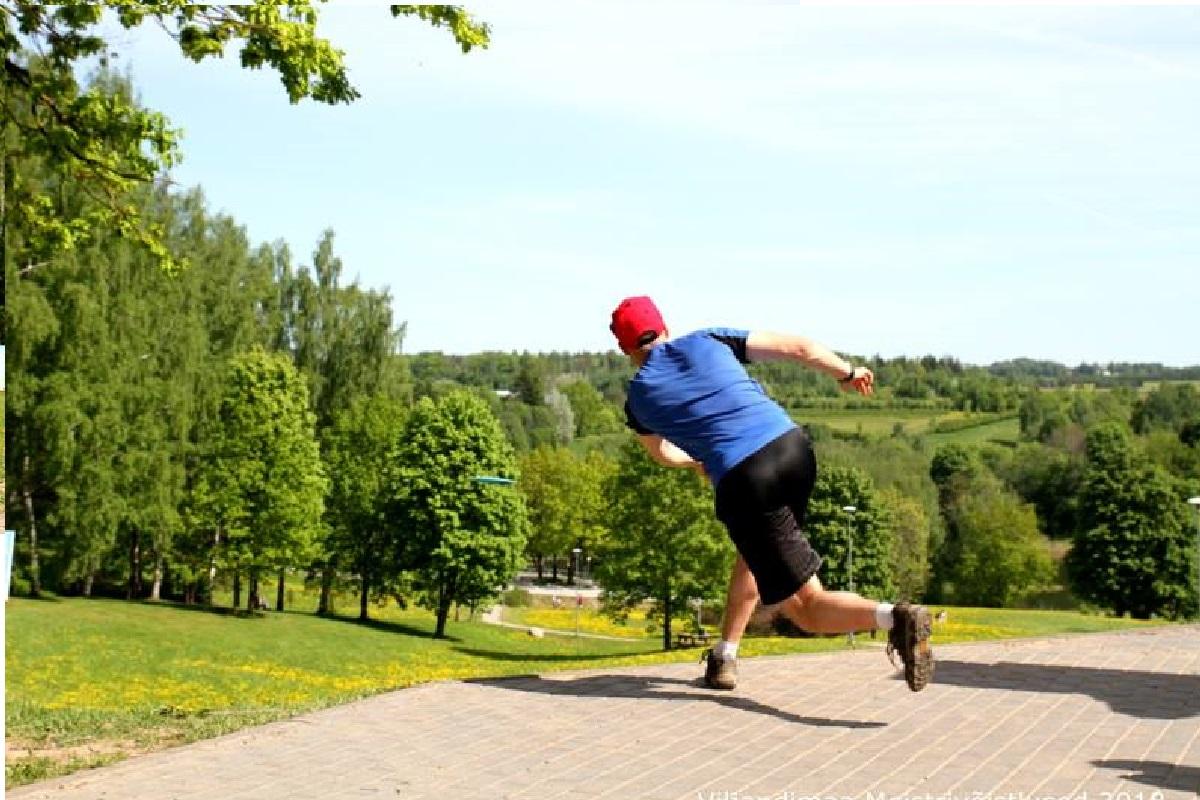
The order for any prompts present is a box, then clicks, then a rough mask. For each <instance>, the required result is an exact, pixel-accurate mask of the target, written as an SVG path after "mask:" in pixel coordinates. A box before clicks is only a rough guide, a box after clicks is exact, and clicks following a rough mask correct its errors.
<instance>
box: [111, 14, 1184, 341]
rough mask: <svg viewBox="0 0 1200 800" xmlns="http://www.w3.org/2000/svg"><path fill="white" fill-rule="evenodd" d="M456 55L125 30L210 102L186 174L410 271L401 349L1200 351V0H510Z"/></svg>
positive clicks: (268, 223) (148, 77)
mask: <svg viewBox="0 0 1200 800" xmlns="http://www.w3.org/2000/svg"><path fill="white" fill-rule="evenodd" d="M473 10H475V11H476V13H477V15H478V16H479V17H480V18H482V19H484V20H486V21H488V22H489V23H490V24H491V25H492V47H491V48H490V49H489V50H487V51H476V52H473V53H470V54H468V55H463V54H462V53H461V52H460V51H459V50H458V48H457V46H456V45H455V44H454V42H453V41H452V40H451V39H450V37H449V35H448V34H447V33H446V32H444V31H440V30H435V29H432V28H428V27H427V26H425V25H423V24H422V23H419V22H417V21H413V20H392V19H391V18H390V16H389V15H388V13H387V11H386V9H385V8H384V7H382V6H378V7H377V6H374V5H371V6H366V5H357V4H341V5H339V6H338V7H336V8H328V7H327V8H324V9H323V11H322V22H321V26H320V28H321V30H322V32H323V33H324V34H325V35H327V36H329V37H330V38H331V39H333V40H334V41H335V42H336V43H337V45H338V46H339V47H341V48H342V49H344V50H345V51H346V60H347V63H348V65H349V68H350V75H351V79H352V81H353V82H354V84H355V85H356V86H357V87H358V89H359V90H360V91H361V92H362V94H363V97H362V99H360V100H359V101H358V102H357V103H355V104H353V105H351V106H339V107H332V108H331V107H326V106H320V105H317V104H313V103H310V102H306V103H303V104H301V105H298V106H291V105H289V104H288V102H287V99H286V95H285V94H284V92H283V89H282V87H281V86H280V85H279V83H278V80H277V78H276V77H275V76H274V75H273V74H271V73H254V72H249V71H245V70H242V69H240V68H239V67H238V65H237V58H236V54H234V53H231V54H230V55H229V56H228V57H227V58H226V59H224V60H223V61H219V62H218V61H210V62H206V63H204V64H200V65H196V64H192V63H191V62H188V61H185V60H184V59H183V58H181V57H180V56H179V55H178V52H177V51H176V50H175V49H174V44H173V43H172V42H171V41H170V40H169V39H168V38H167V37H166V36H165V35H164V34H163V33H162V32H161V31H160V30H158V29H157V28H155V27H153V26H146V27H145V28H144V29H139V30H137V31H134V32H124V31H120V32H114V34H113V36H114V38H115V40H116V41H117V43H118V50H119V51H120V59H121V61H122V62H124V63H125V64H126V65H127V66H128V67H129V68H130V69H131V70H132V73H133V77H134V80H135V83H136V84H137V86H138V87H139V89H140V91H141V93H142V99H143V101H144V102H145V103H147V104H148V105H150V106H152V107H154V108H157V109H159V110H162V111H164V112H166V113H167V114H168V116H170V118H171V119H172V121H173V122H174V123H175V124H176V125H177V126H179V127H181V128H182V129H183V130H184V133H185V140H184V145H183V149H184V155H185V160H184V163H183V164H182V165H181V166H180V167H179V168H178V169H177V170H176V173H175V178H176V180H177V181H179V182H180V183H182V184H184V185H193V184H201V185H202V186H203V187H204V190H205V193H206V195H207V197H208V198H209V202H210V204H211V205H212V206H213V208H214V209H219V210H223V211H226V212H228V213H229V214H231V215H232V216H234V217H235V218H236V219H238V220H239V221H241V222H242V223H244V224H245V225H246V226H247V229H248V231H249V233H250V236H251V237H252V239H254V240H255V241H264V240H274V239H278V238H282V239H284V240H286V241H287V242H288V243H289V244H290V245H291V247H292V250H293V252H294V253H295V254H296V256H297V259H298V260H300V261H307V260H308V257H309V254H310V253H311V251H312V249H313V246H314V245H315V243H316V241H317V238H318V236H319V234H320V232H321V231H322V230H323V229H325V228H327V227H329V228H333V229H334V230H335V231H336V232H337V250H338V252H339V254H340V255H341V257H342V258H343V261H344V262H345V266H346V272H347V274H348V276H349V277H351V278H353V277H355V276H357V277H358V278H359V280H360V282H361V283H362V284H364V285H366V286H371V287H384V286H387V287H390V288H391V290H392V294H393V297H394V306H395V309H396V313H397V316H398V318H399V319H401V320H406V321H407V322H408V335H407V338H406V342H405V350H406V351H408V352H414V351H420V350H435V349H436V350H443V351H446V352H453V353H463V352H475V351H480V350H533V351H538V350H542V351H545V350H604V349H609V348H611V347H612V346H613V345H612V342H611V339H610V336H609V334H608V331H607V323H608V315H609V313H610V311H611V309H612V307H613V306H615V305H616V303H617V302H618V301H619V300H620V299H621V298H622V297H623V296H625V295H628V294H643V293H647V294H650V295H652V296H653V297H655V298H656V300H658V302H659V304H660V306H661V307H662V309H663V311H664V314H665V315H666V316H667V320H668V324H669V325H671V327H672V328H673V329H674V330H676V331H680V332H682V331H684V330H687V329H691V328H695V327H699V326H703V325H730V326H738V327H748V328H764V329H773V330H784V331H790V332H796V333H803V334H807V335H810V336H813V337H815V338H817V339H819V340H821V341H823V342H825V343H827V344H829V345H831V346H834V347H836V348H838V349H840V350H844V351H849V352H854V353H861V354H873V353H879V354H882V355H885V356H895V355H923V354H926V353H934V354H939V355H941V354H948V355H955V356H958V357H959V358H962V359H964V360H966V361H969V362H972V363H987V362H991V361H994V360H1000V359H1005V358H1012V357H1017V356H1029V357H1036V358H1050V359H1056V360H1060V361H1064V362H1067V363H1072V364H1073V363H1078V362H1080V361H1089V362H1091V361H1102V362H1103V361H1110V360H1116V361H1127V360H1128V361H1135V360H1136V361H1162V362H1165V363H1168V364H1176V365H1179V364H1194V363H1197V362H1200V345H1198V343H1200V322H1198V321H1197V311H1198V308H1197V288H1198V286H1200V224H1197V222H1198V220H1197V217H1198V216H1200V214H1198V210H1200V46H1198V45H1200V8H1195V7H1193V8H1186V7H1159V8H1150V7H1144V8H1137V7H1132V8H1104V7H1101V8H1072V7H1053V8H1039V7H1010V8H998V7H973V8H952V7H923V8H909V9H904V8H895V7H890V6H889V7H878V6H870V7H853V8H844V7H843V8H830V7H806V6H790V5H767V6H747V5H737V6H734V5H715V4H689V5H686V6H685V5H665V4H639V5H636V6H635V5H621V4H611V3H606V4H586V3H578V4H576V3H572V4H565V3H561V4H554V5H535V4H528V3H522V4H492V5H484V6H478V7H473Z"/></svg>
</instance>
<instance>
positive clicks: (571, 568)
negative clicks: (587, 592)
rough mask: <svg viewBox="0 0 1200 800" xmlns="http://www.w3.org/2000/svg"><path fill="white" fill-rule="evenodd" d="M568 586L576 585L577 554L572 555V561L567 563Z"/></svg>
mask: <svg viewBox="0 0 1200 800" xmlns="http://www.w3.org/2000/svg"><path fill="white" fill-rule="evenodd" d="M567 585H568V586H574V585H575V554H574V553H572V554H571V560H570V561H568V562H567Z"/></svg>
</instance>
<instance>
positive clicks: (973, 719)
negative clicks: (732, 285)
mask: <svg viewBox="0 0 1200 800" xmlns="http://www.w3.org/2000/svg"><path fill="white" fill-rule="evenodd" d="M937 655H938V667H937V674H936V676H935V683H934V684H932V685H931V686H930V687H929V688H928V689H926V690H925V691H924V692H921V693H919V694H913V693H911V692H909V691H908V690H907V689H906V688H905V687H904V684H903V682H902V681H900V680H898V679H897V676H896V673H895V672H894V671H893V670H892V668H891V666H890V665H889V664H888V662H887V659H886V658H885V657H884V655H883V654H882V653H880V652H879V651H878V650H875V649H870V650H867V649H862V650H856V651H844V652H837V653H828V654H819V655H798V656H776V657H768V658H755V659H746V660H744V661H743V662H742V664H741V686H739V688H738V689H737V690H736V691H735V692H731V693H715V692H711V691H708V690H706V689H704V688H702V687H701V686H700V685H699V683H698V681H697V676H698V670H699V667H698V666H697V665H691V664H669V665H661V666H650V667H625V668H617V669H609V670H597V671H579V672H565V673H553V674H548V675H545V676H528V677H519V678H506V679H493V680H475V681H457V682H447V683H437V684H427V685H424V686H419V687H415V688H412V689H406V690H403V691H398V692H391V693H389V694H385V695H380V696H377V697H373V698H370V699H367V700H363V701H360V702H356V703H352V704H349V705H345V706H341V707H338V708H332V709H327V710H324V711H320V712H317V713H313V714H307V715H304V716H301V717H296V718H294V719H291V720H288V721H285V722H278V723H274V724H271V725H266V726H263V727H261V728H254V729H250V730H246V731H242V732H240V733H236V734H231V735H228V736H224V737H222V738H219V739H213V740H209V741H205V742H199V743H196V744H193V745H188V746H185V747H180V748H176V749H174V750H169V751H165V752H161V753H155V754H152V755H148V756H142V757H138V758H134V759H130V760H129V761H126V762H122V763H120V764H116V765H114V766H111V767H106V768H103V769H98V770H94V771H90V772H84V773H77V774H76V775H74V776H70V777H67V778H58V779H55V780H52V781H46V782H43V783H40V784H36V785H33V786H26V787H22V788H20V789H16V790H13V791H11V792H9V797H11V798H13V800H18V799H19V800H34V798H37V799H38V800H43V799H44V800H51V798H53V799H54V800H83V799H84V798H87V799H88V800H98V799H100V798H103V800H140V799H141V798H145V799H146V800H151V799H153V800H200V799H201V798H212V800H218V799H219V800H249V799H250V798H254V799H255V800H285V798H286V800H293V799H294V798H343V797H345V798H364V797H374V798H393V799H395V798H456V799H457V798H530V799H531V800H533V799H534V798H536V800H549V798H621V799H622V800H626V799H634V800H651V799H653V798H664V799H667V798H671V799H676V798H677V799H678V800H683V799H684V798H687V800H750V799H751V798H756V799H757V798H761V799H762V800H768V799H769V800H801V798H809V797H820V798H822V800H824V799H825V798H850V797H854V798H871V800H883V798H887V800H899V798H910V799H912V800H916V798H934V799H936V800H988V798H991V800H1033V799H1034V798H1037V799H1038V800H1049V799H1050V798H1054V799H1055V800H1061V798H1064V797H1066V798H1071V799H1072V800H1175V798H1181V799H1182V798H1195V797H1196V796H1197V794H1198V793H1200V627H1197V626H1171V627H1161V628H1151V629H1146V630H1141V631H1137V632H1127V633H1106V634H1092V635H1086V636H1071V637H1058V638H1045V639H1027V640H1018V641H1008V642H990V643H986V644H973V645H953V646H945V647H939V648H937ZM530 667H531V670H533V669H536V668H537V664H536V662H535V663H531V664H530Z"/></svg>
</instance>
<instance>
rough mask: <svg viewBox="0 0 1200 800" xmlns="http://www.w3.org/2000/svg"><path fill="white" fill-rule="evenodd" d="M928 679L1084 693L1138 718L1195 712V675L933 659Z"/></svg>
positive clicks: (1198, 701)
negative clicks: (935, 663) (932, 668)
mask: <svg viewBox="0 0 1200 800" xmlns="http://www.w3.org/2000/svg"><path fill="white" fill-rule="evenodd" d="M933 681H934V683H938V684H950V685H952V686H965V687H968V688H971V689H1006V690H1010V691H1018V692H1052V693H1059V694H1086V695H1090V696H1092V697H1093V698H1095V699H1096V700H1099V701H1101V702H1103V703H1105V704H1107V705H1108V707H1109V708H1111V709H1112V710H1113V711H1115V712H1117V713H1118V714H1126V715H1128V716H1131V717H1140V718H1142V719H1184V718H1185V717H1195V716H1200V675H1178V674H1170V673H1164V672H1142V671H1136V670H1122V669H1102V668H1095V667H1071V666H1056V665H1051V664H1018V663H1012V662H1006V661H1001V662H997V663H993V664H987V663H975V662H970V661H938V662H937V668H936V670H935V672H934V675H933Z"/></svg>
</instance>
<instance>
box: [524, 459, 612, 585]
mask: <svg viewBox="0 0 1200 800" xmlns="http://www.w3.org/2000/svg"><path fill="white" fill-rule="evenodd" d="M614 469H615V465H614V464H613V462H612V461H611V460H610V459H608V458H607V457H605V456H604V455H603V454H602V453H589V454H588V455H587V456H584V457H583V458H578V457H576V456H575V455H573V454H572V453H571V451H570V450H567V449H566V448H554V447H548V446H542V447H539V448H537V449H536V450H534V451H532V452H531V453H528V454H527V455H526V456H525V457H524V458H522V459H521V482H520V484H519V487H520V491H521V493H522V494H523V495H524V496H525V504H526V507H527V508H528V509H529V523H530V535H529V539H528V541H527V542H526V552H527V554H528V556H529V557H530V558H531V559H533V561H534V563H535V564H536V565H537V570H538V578H539V579H541V578H542V574H543V559H544V558H545V557H546V556H548V555H549V556H554V557H555V564H554V577H555V578H556V579H557V577H558V563H557V557H558V556H561V555H565V554H566V553H567V552H568V551H570V550H571V549H573V548H575V547H578V548H580V550H581V551H582V552H589V553H590V552H591V551H593V550H594V549H595V548H596V546H597V545H598V544H599V543H600V541H601V540H602V539H603V537H604V536H605V534H606V533H607V525H606V524H605V519H604V515H605V507H606V502H607V498H606V496H605V488H606V484H607V482H608V481H609V480H610V478H611V476H612V474H613V471H614ZM567 563H568V572H567V580H568V582H569V583H573V582H574V577H575V566H576V565H575V562H574V561H572V560H568V562H567Z"/></svg>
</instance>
